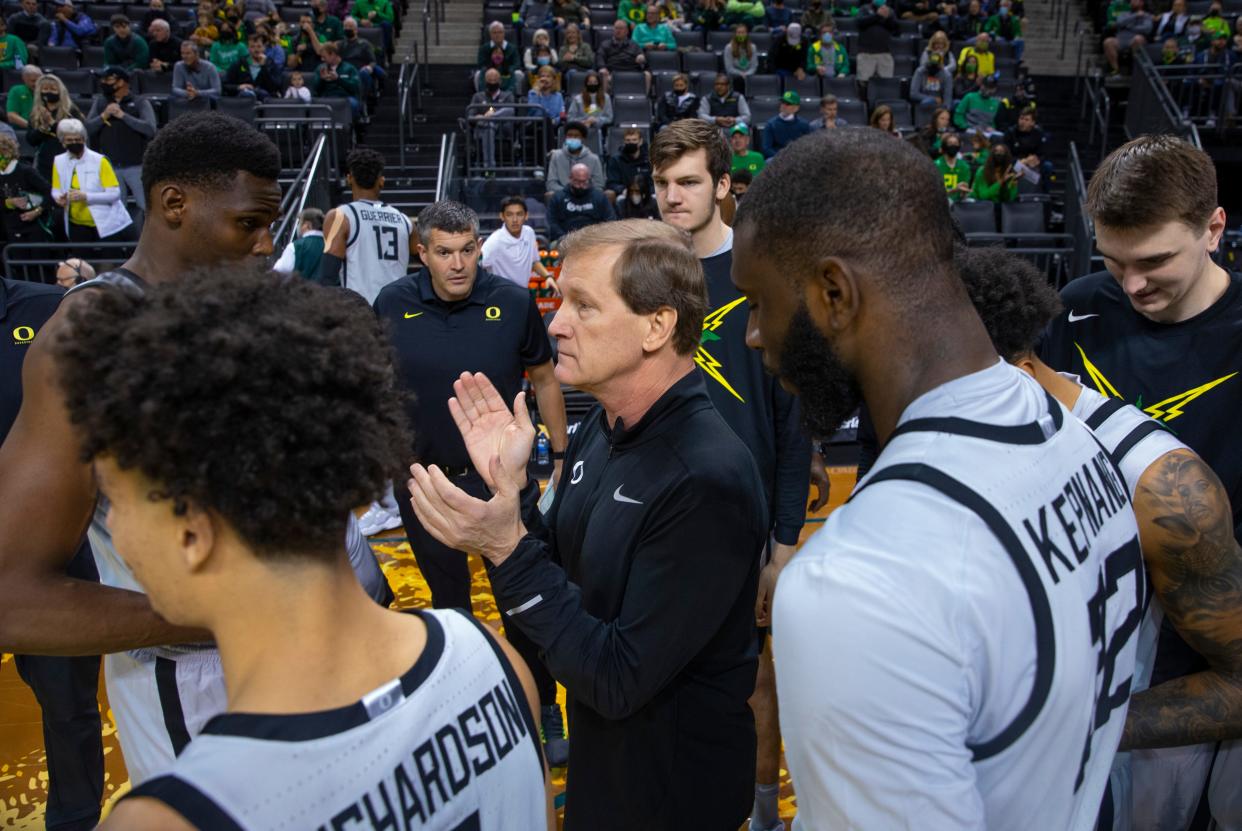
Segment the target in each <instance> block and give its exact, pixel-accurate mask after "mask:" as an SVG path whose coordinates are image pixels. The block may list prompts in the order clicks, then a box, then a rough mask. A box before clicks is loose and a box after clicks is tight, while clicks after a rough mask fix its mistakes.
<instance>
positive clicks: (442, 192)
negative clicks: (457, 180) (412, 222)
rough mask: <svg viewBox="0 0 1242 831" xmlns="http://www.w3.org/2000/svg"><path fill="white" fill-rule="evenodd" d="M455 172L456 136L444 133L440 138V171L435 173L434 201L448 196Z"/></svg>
mask: <svg viewBox="0 0 1242 831" xmlns="http://www.w3.org/2000/svg"><path fill="white" fill-rule="evenodd" d="M456 170H457V134H456V133H445V134H444V135H442V136H440V169H439V171H437V173H436V201H437V202H438V201H440V200H441V199H444V198H446V197H447V196H448V192H449V187H450V185H452V182H453V173H454V172H456Z"/></svg>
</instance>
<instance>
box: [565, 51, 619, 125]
mask: <svg viewBox="0 0 1242 831" xmlns="http://www.w3.org/2000/svg"><path fill="white" fill-rule="evenodd" d="M566 118H568V119H569V120H570V121H577V122H578V123H580V124H585V125H586V126H587V129H588V130H590V133H589V135H590V137H591V140H592V142H595V140H596V139H597V138H598V137H599V135H600V131H601V130H605V129H607V128H608V127H609V125H611V124H612V97H611V96H609V95H608V93H606V92H604V81H603V79H602V78H601V77H600V74H599V73H598V72H596V71H595V70H594V69H592V70H591V71H589V72H587V74H586V77H585V78H583V81H582V92H580V93H578V94H577V95H575V96H573V100H572V101H570V103H569V114H568V115H567V116H566Z"/></svg>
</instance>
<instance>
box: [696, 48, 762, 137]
mask: <svg viewBox="0 0 1242 831" xmlns="http://www.w3.org/2000/svg"><path fill="white" fill-rule="evenodd" d="M725 52H726V54H727V53H728V50H727V49H726V50H725ZM699 118H701V119H703V120H704V121H710V122H711V123H713V124H715V125H716V126H717V127H719V128H720V129H722V130H728V129H731V128H732V127H733V126H734V125H736V124H749V123H750V105H749V104H747V103H746V96H744V95H742V93H740V92H738V91H737V90H735V89H734V88H733V84H731V83H730V82H729V76H728V75H725V74H724V73H723V72H722V73H719V74H717V75H716V83H715V84H713V85H712V93H711V95H705V96H703V98H702V100H700V101H699Z"/></svg>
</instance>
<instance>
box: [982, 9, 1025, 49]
mask: <svg viewBox="0 0 1242 831" xmlns="http://www.w3.org/2000/svg"><path fill="white" fill-rule="evenodd" d="M983 31H984V32H986V33H987V34H989V35H991V36H992V37H993V38H995V39H996V40H997V41H998V42H1000V43H1011V44H1013V55H1014V57H1015V58H1017V59H1018V60H1019V61H1021V60H1022V52H1023V50H1024V49H1025V47H1026V42H1025V41H1024V40H1023V39H1022V20H1021V19H1020V18H1019V17H1018V16H1017V15H1015V14H1013V3H1012V0H1001V2H1000V7H999V8H998V9H997V10H996V14H994V15H992V16H991V17H989V18H988V22H987V23H985V24H984V26H983Z"/></svg>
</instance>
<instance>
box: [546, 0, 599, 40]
mask: <svg viewBox="0 0 1242 831" xmlns="http://www.w3.org/2000/svg"><path fill="white" fill-rule="evenodd" d="M552 20H553V21H554V22H555V23H556V25H557V26H558V27H559V28H560V29H561V41H562V43H561V48H562V49H564V35H565V30H566V29H567V28H568V27H569V25H570V24H573V25H574V26H586V27H587V28H590V26H591V11H590V9H588V8H587V7H586V5H585V4H583V3H581V2H579V0H553V3H552Z"/></svg>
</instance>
